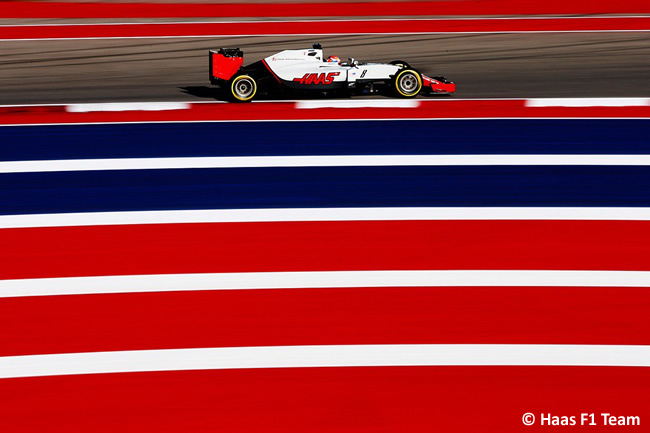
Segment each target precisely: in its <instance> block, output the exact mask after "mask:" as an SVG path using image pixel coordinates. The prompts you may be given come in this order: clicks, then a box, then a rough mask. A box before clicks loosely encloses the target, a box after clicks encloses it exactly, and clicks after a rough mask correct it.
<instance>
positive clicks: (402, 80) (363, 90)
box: [209, 44, 456, 102]
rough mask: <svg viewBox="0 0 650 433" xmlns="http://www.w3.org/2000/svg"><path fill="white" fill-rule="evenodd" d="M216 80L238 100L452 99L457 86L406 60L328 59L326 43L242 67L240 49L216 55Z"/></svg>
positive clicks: (212, 76) (212, 69) (213, 69)
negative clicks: (426, 96)
mask: <svg viewBox="0 0 650 433" xmlns="http://www.w3.org/2000/svg"><path fill="white" fill-rule="evenodd" d="M209 56H210V82H211V83H212V84H213V85H216V86H218V87H220V88H221V89H223V90H224V91H225V92H226V95H227V97H228V98H229V99H231V100H232V101H235V102H248V101H251V100H252V99H253V98H254V97H255V96H256V95H259V94H267V95H269V94H271V95H284V96H290V95H296V94H300V93H305V92H307V93H311V94H316V95H322V96H326V97H327V96H353V95H363V94H372V93H379V94H384V95H390V96H396V97H402V98H414V97H415V96H417V95H418V94H421V93H422V94H443V95H449V94H451V93H454V92H455V91H456V85H455V84H454V83H452V82H451V81H448V80H447V79H446V78H444V77H428V76H426V75H424V74H421V73H420V72H418V71H417V70H415V69H413V68H412V67H411V66H410V65H409V64H408V63H407V62H405V61H403V60H394V61H392V62H390V63H360V62H358V61H356V60H354V59H353V58H349V59H348V62H341V61H340V60H339V59H338V58H336V57H334V58H333V57H330V58H328V59H326V58H325V57H323V49H322V47H321V46H320V44H314V45H313V47H312V48H309V49H303V50H285V51H281V52H279V53H277V54H273V55H272V56H269V57H266V58H264V59H262V60H260V61H257V62H255V63H251V64H250V65H248V66H242V65H243V62H244V53H243V52H242V51H241V50H240V49H239V48H221V49H219V50H218V51H212V50H211V51H210V54H209Z"/></svg>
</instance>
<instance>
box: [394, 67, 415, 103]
mask: <svg viewBox="0 0 650 433" xmlns="http://www.w3.org/2000/svg"><path fill="white" fill-rule="evenodd" d="M393 90H394V92H395V95H396V96H398V97H401V98H415V97H416V96H417V95H418V93H420V91H421V90H422V76H421V75H420V73H419V72H418V71H416V70H415V69H402V70H401V71H398V72H397V74H395V77H394V78H393Z"/></svg>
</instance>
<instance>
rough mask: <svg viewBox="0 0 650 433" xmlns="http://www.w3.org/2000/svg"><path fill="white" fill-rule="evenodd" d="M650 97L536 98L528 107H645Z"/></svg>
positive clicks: (529, 102)
mask: <svg viewBox="0 0 650 433" xmlns="http://www.w3.org/2000/svg"><path fill="white" fill-rule="evenodd" d="M649 105H650V98H534V99H526V107H645V106H649Z"/></svg>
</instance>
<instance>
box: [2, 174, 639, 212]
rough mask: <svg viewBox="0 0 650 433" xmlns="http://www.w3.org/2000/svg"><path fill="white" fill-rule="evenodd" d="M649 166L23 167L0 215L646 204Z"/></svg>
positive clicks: (10, 179)
mask: <svg viewBox="0 0 650 433" xmlns="http://www.w3.org/2000/svg"><path fill="white" fill-rule="evenodd" d="M649 184H650V167H639V166H627V167H611V166H481V167H467V166H450V167H317V168H314V167H311V168H304V167H299V168H234V169H190V170H186V169H182V170H132V171H102V172H57V173H19V174H5V175H1V176H0V213H1V214H33V213H59V212H105V211H141V210H164V209H178V210H181V209H236V208H241V209H247V208H310V207H391V206H400V207H410V206H522V207H526V206H535V207H543V206H573V207H580V206H603V207H606V206H611V207H613V206H627V207H635V206H636V207H639V206H650V188H648V185H649Z"/></svg>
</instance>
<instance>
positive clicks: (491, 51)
mask: <svg viewBox="0 0 650 433" xmlns="http://www.w3.org/2000/svg"><path fill="white" fill-rule="evenodd" d="M350 30H351V31H353V29H350ZM312 42H320V43H322V44H323V46H324V48H325V52H326V54H328V55H331V54H335V55H338V56H339V57H341V58H345V57H354V58H356V59H358V60H361V61H390V60H394V59H403V60H407V61H408V62H410V63H411V64H412V65H413V66H414V67H416V68H417V69H419V70H420V71H421V72H423V73H425V74H430V75H444V76H446V77H448V78H450V79H451V80H453V81H454V82H456V84H457V86H458V91H457V93H456V95H455V97H457V98H491V97H498V98H519V97H631V96H648V95H650V80H648V77H650V63H649V62H648V60H647V59H648V58H650V36H649V35H648V33H641V32H613V33H545V34H480V35H479V34H475V35H472V34H463V35H408V36H391V35H387V36H368V35H365V36H354V35H353V36H328V37H319V38H314V37H311V36H306V37H302V36H301V37H240V38H219V39H215V38H192V39H179V38H169V39H137V40H124V39H115V40H71V41H48V40H41V41H15V42H4V43H3V47H2V54H3V55H2V57H1V58H0V104H48V103H49V104H56V103H74V102H111V101H174V100H183V101H200V100H205V101H209V100H213V99H214V98H215V96H216V94H215V92H214V89H212V88H211V86H210V85H209V82H208V72H207V50H209V49H214V48H219V47H241V48H242V49H243V50H244V52H245V63H250V62H254V61H256V60H259V59H261V58H263V57H265V56H268V55H270V54H273V53H275V52H278V51H281V50H283V49H290V48H302V47H306V46H310V44H311V43H312Z"/></svg>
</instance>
